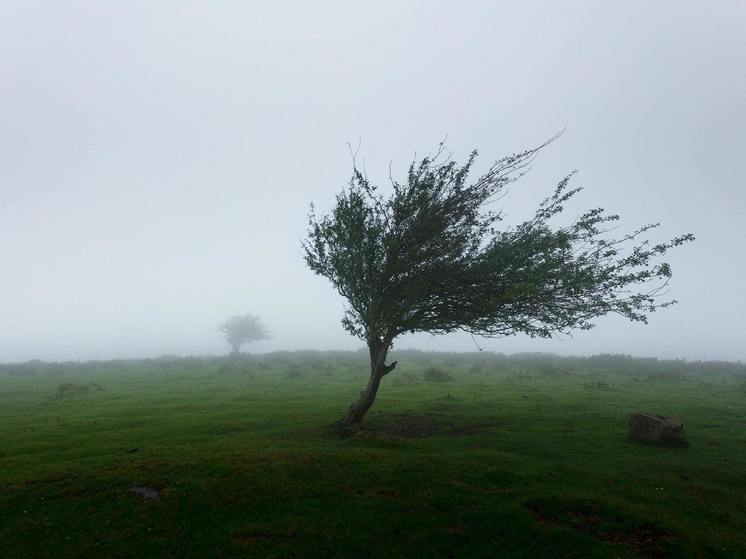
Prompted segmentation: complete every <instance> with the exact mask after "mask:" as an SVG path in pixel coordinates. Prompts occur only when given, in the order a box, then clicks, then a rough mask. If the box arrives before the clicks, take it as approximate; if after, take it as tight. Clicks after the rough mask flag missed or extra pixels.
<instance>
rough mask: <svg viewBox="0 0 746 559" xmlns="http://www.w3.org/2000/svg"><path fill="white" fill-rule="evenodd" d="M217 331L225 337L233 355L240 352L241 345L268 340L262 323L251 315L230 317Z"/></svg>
mask: <svg viewBox="0 0 746 559" xmlns="http://www.w3.org/2000/svg"><path fill="white" fill-rule="evenodd" d="M218 330H219V331H221V332H222V333H223V334H224V335H225V340H226V341H227V342H228V343H229V344H230V345H231V347H232V348H233V351H232V353H233V354H234V355H235V354H237V353H238V352H239V351H240V350H241V346H242V345H243V344H246V343H250V342H256V341H259V340H267V339H269V334H268V333H267V330H266V329H265V328H264V324H262V321H261V320H260V319H259V317H256V316H253V315H251V314H245V315H243V316H234V317H231V318H229V319H228V320H226V321H225V322H223V323H222V324H220V325H219V326H218Z"/></svg>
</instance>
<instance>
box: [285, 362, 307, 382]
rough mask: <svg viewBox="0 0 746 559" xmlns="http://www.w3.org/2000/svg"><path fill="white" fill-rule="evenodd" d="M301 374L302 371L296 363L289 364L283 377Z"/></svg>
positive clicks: (300, 375)
mask: <svg viewBox="0 0 746 559" xmlns="http://www.w3.org/2000/svg"><path fill="white" fill-rule="evenodd" d="M302 376H303V371H301V370H300V368H299V367H298V366H297V365H291V366H290V367H288V369H287V371H285V378H288V379H290V378H300V377H302Z"/></svg>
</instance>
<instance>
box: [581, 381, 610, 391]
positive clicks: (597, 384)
mask: <svg viewBox="0 0 746 559" xmlns="http://www.w3.org/2000/svg"><path fill="white" fill-rule="evenodd" d="M583 386H585V387H586V388H591V389H594V390H608V388H609V385H608V384H607V383H605V382H604V381H602V380H597V381H594V382H586V383H585V384H583Z"/></svg>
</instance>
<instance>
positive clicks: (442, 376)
mask: <svg viewBox="0 0 746 559" xmlns="http://www.w3.org/2000/svg"><path fill="white" fill-rule="evenodd" d="M425 380H426V381H428V382H451V381H452V380H453V377H452V376H451V375H450V374H448V373H447V372H445V371H444V370H443V369H441V368H440V367H428V368H427V369H425Z"/></svg>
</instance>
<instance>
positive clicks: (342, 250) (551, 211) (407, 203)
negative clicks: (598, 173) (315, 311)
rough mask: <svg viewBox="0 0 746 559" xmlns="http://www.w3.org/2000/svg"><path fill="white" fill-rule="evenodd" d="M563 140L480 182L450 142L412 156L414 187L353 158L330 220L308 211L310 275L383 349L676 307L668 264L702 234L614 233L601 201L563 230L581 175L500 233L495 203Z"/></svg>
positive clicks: (510, 161) (500, 163) (550, 329)
mask: <svg viewBox="0 0 746 559" xmlns="http://www.w3.org/2000/svg"><path fill="white" fill-rule="evenodd" d="M555 138H556V136H555V137H554V138H552V139H550V140H549V141H548V142H546V143H545V144H543V145H542V146H539V147H538V148H535V149H532V150H527V151H524V152H521V153H517V154H513V155H509V156H507V157H503V158H502V159H499V160H497V161H496V162H494V163H493V164H492V165H491V166H490V167H489V168H488V169H487V170H486V172H484V174H482V175H481V176H479V177H477V178H475V179H473V180H470V172H471V170H472V166H473V164H474V162H475V160H476V157H477V152H476V151H474V152H472V153H471V155H470V156H469V157H468V159H467V160H466V162H465V163H464V164H462V165H459V164H457V163H456V162H455V161H453V160H451V159H450V157H445V156H444V152H443V146H442V145H441V146H440V149H439V150H438V151H437V153H435V154H434V155H432V156H428V157H425V158H423V159H422V160H421V161H419V162H417V161H413V162H412V164H411V165H410V167H409V172H408V174H407V180H406V182H405V183H400V182H397V181H395V180H393V179H391V182H392V187H393V191H392V192H391V193H390V194H389V195H387V196H384V195H382V194H381V193H380V192H379V189H378V188H377V187H376V186H374V185H373V184H371V182H370V181H369V179H368V177H367V175H366V174H365V173H363V172H361V171H360V170H359V169H358V168H357V166H354V172H353V175H352V178H351V180H350V183H349V185H348V187H347V188H346V189H345V190H344V191H342V192H341V193H339V194H338V195H337V197H336V204H335V205H334V207H333V209H332V210H331V212H330V213H329V214H327V215H322V216H318V215H317V214H316V212H315V210H314V207H313V205H312V206H311V213H310V215H309V231H308V238H307V240H306V241H304V243H303V248H304V252H305V260H306V263H307V264H308V266H309V267H310V268H311V270H313V271H314V272H315V273H316V274H318V275H320V276H323V277H325V278H327V279H329V280H330V281H331V282H332V284H333V285H334V287H335V288H336V289H337V291H338V292H339V293H340V294H341V295H342V296H343V297H344V298H345V299H346V300H347V303H348V306H347V308H346V311H345V316H344V318H343V321H342V323H343V325H344V327H345V329H346V330H347V331H349V332H350V333H352V334H354V335H356V336H358V337H360V338H362V339H364V340H367V341H368V342H371V341H377V342H379V343H380V342H385V343H390V342H391V340H393V339H394V338H395V337H396V336H398V335H399V334H403V333H408V332H410V333H411V332H431V333H447V332H452V331H456V330H463V331H466V332H470V333H472V334H476V335H481V336H488V337H494V336H506V335H511V334H516V333H524V334H528V335H529V336H532V337H536V336H538V337H550V336H552V335H553V334H555V333H567V332H569V331H571V330H573V329H589V328H592V327H593V319H595V318H596V317H599V316H602V315H606V314H609V313H616V314H619V315H621V316H624V317H626V318H628V319H630V320H633V321H641V322H646V321H647V314H648V313H650V312H653V311H655V310H656V309H659V308H663V307H667V306H669V305H672V304H674V303H675V301H674V300H665V301H660V300H659V299H660V296H661V295H662V294H663V292H664V289H665V287H666V285H667V284H668V281H669V278H670V277H671V268H670V266H669V265H668V264H667V263H665V262H658V261H657V260H658V257H660V256H662V255H664V254H665V253H666V252H667V251H668V250H669V249H670V248H672V247H675V246H678V245H681V244H682V243H685V242H687V241H691V240H693V239H694V237H693V235H691V234H687V235H682V236H680V237H676V238H674V239H672V240H671V241H668V242H664V243H659V244H651V243H650V241H649V240H647V239H644V240H643V239H642V237H643V236H644V234H645V233H647V232H648V231H650V230H651V229H653V228H655V227H657V226H658V225H659V224H657V223H655V224H649V225H645V226H644V227H641V228H640V229H637V230H635V231H633V232H631V233H628V234H625V235H622V236H619V237H614V236H612V235H611V234H610V233H611V232H612V229H613V228H612V223H613V222H616V221H617V220H618V219H619V216H617V215H610V214H607V213H606V212H605V211H604V210H603V209H602V208H594V209H590V210H588V211H586V212H585V213H583V214H582V215H580V216H579V217H578V218H577V219H575V220H574V221H572V222H571V223H570V224H568V225H564V226H555V225H553V224H552V221H553V218H555V216H557V215H558V214H560V213H561V212H562V211H563V210H564V209H565V205H566V203H567V202H568V201H570V199H571V198H573V197H574V196H575V195H576V194H577V193H578V192H580V190H581V188H577V187H575V188H571V187H570V178H571V177H572V174H570V175H568V176H566V177H565V178H563V179H562V180H561V181H560V182H559V184H558V185H557V186H556V188H555V189H554V193H553V194H552V195H551V196H549V197H548V198H546V199H545V200H544V201H543V202H542V203H541V204H540V205H539V207H538V209H537V210H536V213H535V214H534V216H533V217H532V218H530V219H528V220H526V221H524V222H523V223H520V224H519V225H517V226H513V227H507V226H506V227H500V225H501V221H502V218H503V216H502V214H501V213H500V212H497V211H494V210H490V209H489V207H490V206H491V203H492V202H494V201H496V200H497V199H498V198H499V197H500V196H501V194H503V193H504V191H505V188H506V187H507V186H508V185H509V184H510V183H512V182H514V181H516V180H517V179H518V178H520V177H521V176H522V175H523V174H524V173H525V171H526V169H527V166H528V165H529V163H530V162H531V161H532V160H533V158H534V157H535V155H536V154H537V152H538V151H539V150H540V149H541V148H543V147H544V146H546V145H547V144H548V143H550V142H551V141H553V140H554V139H555Z"/></svg>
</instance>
